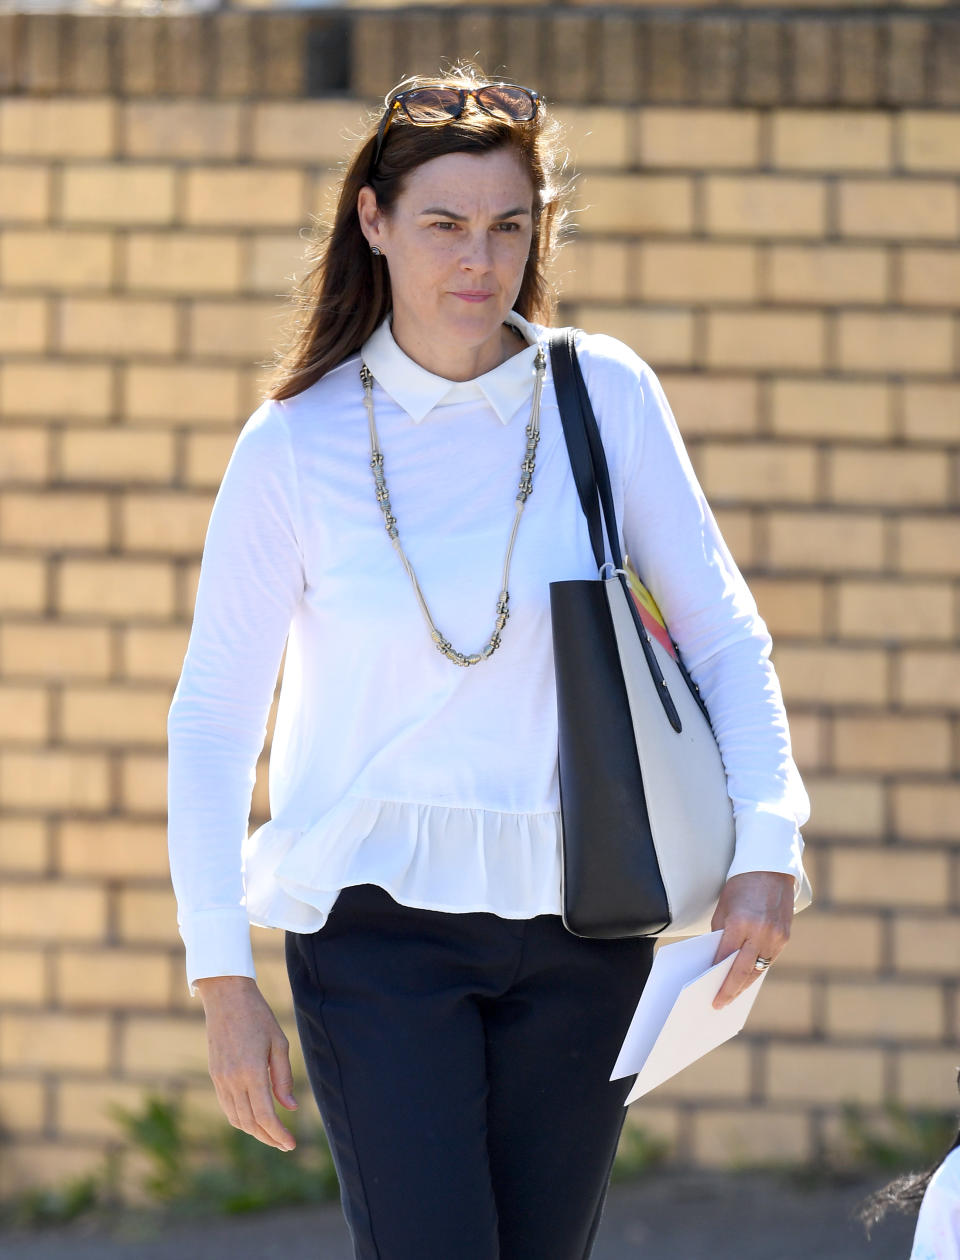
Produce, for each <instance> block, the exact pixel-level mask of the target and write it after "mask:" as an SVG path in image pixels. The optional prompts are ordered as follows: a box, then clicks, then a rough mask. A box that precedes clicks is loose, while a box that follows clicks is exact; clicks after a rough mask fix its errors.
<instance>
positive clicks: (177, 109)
mask: <svg viewBox="0 0 960 1260" xmlns="http://www.w3.org/2000/svg"><path fill="white" fill-rule="evenodd" d="M242 108H243V106H242V105H240V104H238V103H233V102H221V101H216V102H215V101H197V100H190V101H156V100H147V101H136V100H134V101H127V102H125V103H123V104H122V105H121V117H122V124H123V131H122V135H123V141H122V152H123V154H124V155H125V156H129V157H135V158H237V157H239V156H240V127H241V110H242Z"/></svg>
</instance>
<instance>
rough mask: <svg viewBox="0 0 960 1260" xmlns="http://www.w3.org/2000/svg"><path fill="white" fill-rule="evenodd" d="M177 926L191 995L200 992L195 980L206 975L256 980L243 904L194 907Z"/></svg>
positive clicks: (248, 926) (248, 921)
mask: <svg viewBox="0 0 960 1260" xmlns="http://www.w3.org/2000/svg"><path fill="white" fill-rule="evenodd" d="M178 927H179V929H180V936H181V939H182V940H183V943H184V946H185V948H186V955H187V957H186V970H187V986H188V988H189V990H190V996H191V997H196V996H197V993H198V992H199V990H198V989H197V986H196V984H195V981H197V980H202V979H203V978H204V977H205V976H250V978H251V979H253V980H256V978H257V972H256V968H255V967H254V965H253V946H252V944H251V941H250V920H249V919H248V918H247V912H246V909H245V908H244V907H243V906H239V907H229V908H225V909H222V910H197V911H195V912H193V913H191V914H187V915H185V916H184V918H183V919H182V921H180V922H179V924H178Z"/></svg>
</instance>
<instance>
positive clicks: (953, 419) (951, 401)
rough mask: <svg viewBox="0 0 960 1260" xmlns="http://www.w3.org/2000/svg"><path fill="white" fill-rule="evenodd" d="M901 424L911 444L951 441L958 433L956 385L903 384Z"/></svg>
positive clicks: (959, 391)
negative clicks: (912, 442)
mask: <svg viewBox="0 0 960 1260" xmlns="http://www.w3.org/2000/svg"><path fill="white" fill-rule="evenodd" d="M903 425H904V431H905V433H906V435H907V437H908V438H910V440H911V441H914V442H923V441H928V440H929V441H933V442H948V443H949V442H955V441H956V440H957V434H958V433H960V383H957V384H949V383H939V382H938V383H936V384H931V383H925V382H920V381H907V382H905V383H904V387H903Z"/></svg>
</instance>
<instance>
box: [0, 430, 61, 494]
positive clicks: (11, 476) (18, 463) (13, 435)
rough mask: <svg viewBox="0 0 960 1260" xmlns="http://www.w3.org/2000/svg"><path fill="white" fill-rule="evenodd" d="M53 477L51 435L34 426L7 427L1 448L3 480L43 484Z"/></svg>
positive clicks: (0, 469)
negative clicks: (51, 469)
mask: <svg viewBox="0 0 960 1260" xmlns="http://www.w3.org/2000/svg"><path fill="white" fill-rule="evenodd" d="M49 475H50V434H49V433H44V432H43V431H42V430H40V429H37V428H35V427H33V426H31V427H29V428H14V427H13V426H12V425H8V426H6V427H5V428H4V431H3V443H2V445H0V481H3V482H5V483H6V484H7V485H10V484H11V483H15V482H25V483H33V484H39V483H41V482H44V481H46V480H47V479H48V477H49Z"/></svg>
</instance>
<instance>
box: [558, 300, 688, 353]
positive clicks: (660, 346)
mask: <svg viewBox="0 0 960 1260" xmlns="http://www.w3.org/2000/svg"><path fill="white" fill-rule="evenodd" d="M570 322H571V323H573V324H576V325H577V326H578V327H580V328H583V329H585V330H586V331H587V332H605V333H608V334H609V335H610V336H611V337H619V339H620V340H621V341H624V342H626V344H627V345H628V346H631V347H632V348H633V349H635V350H636V351H637V353H638V354H639V355H640V357H641V358H643V359H646V360H647V361H648V362H651V363H658V364H670V365H681V366H692V365H693V361H694V342H693V337H694V326H693V314H692V312H690V311H680V310H671V309H670V308H668V307H660V308H658V307H645V308H644V307H637V306H601V305H600V304H599V303H598V304H591V305H589V306H586V305H584V306H574V307H573V308H572V310H571V313H570Z"/></svg>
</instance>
